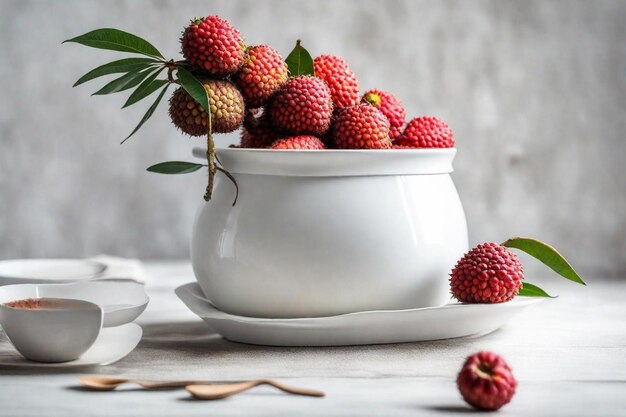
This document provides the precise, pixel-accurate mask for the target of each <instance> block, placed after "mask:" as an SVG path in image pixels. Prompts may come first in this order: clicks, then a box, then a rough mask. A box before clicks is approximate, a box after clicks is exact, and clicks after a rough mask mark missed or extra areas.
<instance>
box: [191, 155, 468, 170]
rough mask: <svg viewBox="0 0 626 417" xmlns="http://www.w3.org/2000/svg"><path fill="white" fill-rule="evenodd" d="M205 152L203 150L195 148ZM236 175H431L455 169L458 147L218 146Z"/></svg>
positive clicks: (226, 166) (220, 156)
mask: <svg viewBox="0 0 626 417" xmlns="http://www.w3.org/2000/svg"><path fill="white" fill-rule="evenodd" d="M194 154H195V155H196V156H199V155H202V151H201V150H200V149H196V150H194ZM217 155H218V158H219V159H220V161H221V163H222V164H223V166H224V168H226V169H227V170H228V171H230V172H231V173H233V174H252V175H278V176H294V177H342V176H382V175H432V174H448V173H450V172H452V171H453V168H452V161H453V160H454V156H455V155H456V149H455V148H447V149H380V150H352V149H331V150H274V149H240V148H218V149H217Z"/></svg>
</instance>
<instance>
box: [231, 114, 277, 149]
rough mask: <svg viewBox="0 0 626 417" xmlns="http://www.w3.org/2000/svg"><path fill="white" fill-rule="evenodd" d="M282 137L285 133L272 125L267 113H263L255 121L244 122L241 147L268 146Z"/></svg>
mask: <svg viewBox="0 0 626 417" xmlns="http://www.w3.org/2000/svg"><path fill="white" fill-rule="evenodd" d="M281 137H284V134H281V133H280V132H279V131H277V130H276V128H274V126H272V125H271V123H270V122H269V120H268V117H267V115H262V116H261V117H259V118H258V119H257V120H256V122H255V123H244V127H243V131H242V132H241V143H240V144H239V147H240V148H267V147H269V146H271V145H272V144H273V143H274V142H276V141H277V140H278V139H280V138H281Z"/></svg>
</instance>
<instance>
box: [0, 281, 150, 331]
mask: <svg viewBox="0 0 626 417" xmlns="http://www.w3.org/2000/svg"><path fill="white" fill-rule="evenodd" d="M44 297H48V298H69V299H74V300H83V301H89V302H92V303H94V304H97V305H99V306H100V307H101V308H102V311H103V313H104V319H103V324H102V326H103V327H113V326H119V325H122V324H126V323H130V322H131V321H133V320H135V319H136V318H137V317H139V316H140V315H141V313H143V311H144V310H145V309H146V306H147V305H148V302H149V301H150V299H149V298H148V295H147V294H146V291H145V288H144V285H143V284H141V283H138V282H136V281H133V280H102V281H88V282H75V283H69V284H18V285H6V286H3V287H0V303H7V302H10V301H16V300H24V299H27V298H44Z"/></svg>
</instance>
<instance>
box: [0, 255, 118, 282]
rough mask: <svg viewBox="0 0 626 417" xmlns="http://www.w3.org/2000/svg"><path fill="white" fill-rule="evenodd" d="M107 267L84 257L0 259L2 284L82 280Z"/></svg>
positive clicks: (99, 272)
mask: <svg viewBox="0 0 626 417" xmlns="http://www.w3.org/2000/svg"><path fill="white" fill-rule="evenodd" d="M106 269H107V266H106V265H105V264H103V263H101V262H96V261H90V260H84V259H10V260H6V261H0V285H11V284H34V283H46V282H47V283H50V282H72V281H81V280H86V279H94V278H97V277H99V276H101V275H102V274H103V273H104V272H105V271H106Z"/></svg>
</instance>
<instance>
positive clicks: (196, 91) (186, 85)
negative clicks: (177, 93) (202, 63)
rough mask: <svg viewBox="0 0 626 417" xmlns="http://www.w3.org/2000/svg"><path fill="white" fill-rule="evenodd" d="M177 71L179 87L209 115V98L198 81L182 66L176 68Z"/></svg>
mask: <svg viewBox="0 0 626 417" xmlns="http://www.w3.org/2000/svg"><path fill="white" fill-rule="evenodd" d="M177 69H178V81H180V86H181V87H183V89H184V90H185V91H186V92H187V94H189V95H190V96H191V97H192V98H193V99H194V100H196V101H197V102H198V103H199V104H200V105H201V106H202V107H203V108H204V110H206V112H207V113H208V114H210V113H211V111H210V109H209V97H208V96H207V93H206V90H205V89H204V86H203V85H202V83H201V82H200V80H198V79H197V78H196V77H195V75H193V74H192V73H190V72H189V71H187V70H186V69H185V68H184V67H182V66H178V67H177Z"/></svg>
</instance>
